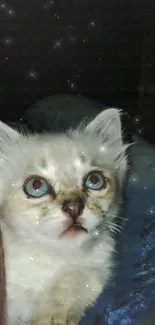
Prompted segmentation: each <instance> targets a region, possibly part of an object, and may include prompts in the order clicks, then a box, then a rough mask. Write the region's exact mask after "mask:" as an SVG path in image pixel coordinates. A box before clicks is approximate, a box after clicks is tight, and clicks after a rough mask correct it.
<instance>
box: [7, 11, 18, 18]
mask: <svg viewBox="0 0 155 325" xmlns="http://www.w3.org/2000/svg"><path fill="white" fill-rule="evenodd" d="M7 14H8V16H10V17H14V16H15V15H16V13H15V11H14V10H13V9H8V10H7Z"/></svg>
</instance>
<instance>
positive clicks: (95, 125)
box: [85, 108, 122, 146]
mask: <svg viewBox="0 0 155 325" xmlns="http://www.w3.org/2000/svg"><path fill="white" fill-rule="evenodd" d="M120 112H121V111H120V110H118V109H116V108H108V109H106V110H104V111H103V112H101V113H100V114H99V115H97V117H96V118H95V119H94V120H93V121H91V122H90V123H89V124H88V125H87V127H86V130H85V131H86V132H89V133H91V134H94V135H96V136H97V137H98V138H100V140H101V141H102V140H103V141H107V142H109V143H110V144H113V143H114V144H115V145H117V146H121V145H122V130H121V119H120Z"/></svg>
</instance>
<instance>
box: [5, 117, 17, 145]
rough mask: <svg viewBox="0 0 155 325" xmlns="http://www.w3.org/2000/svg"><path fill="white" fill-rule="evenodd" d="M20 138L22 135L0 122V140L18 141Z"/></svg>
mask: <svg viewBox="0 0 155 325" xmlns="http://www.w3.org/2000/svg"><path fill="white" fill-rule="evenodd" d="M19 137H20V133H18V132H17V131H16V130H14V129H13V128H11V127H10V126H8V125H7V124H5V123H3V122H1V121H0V140H4V141H7V142H8V141H16V140H17V139H18V138H19Z"/></svg>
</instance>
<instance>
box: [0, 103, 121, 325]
mask: <svg viewBox="0 0 155 325" xmlns="http://www.w3.org/2000/svg"><path fill="white" fill-rule="evenodd" d="M125 149H126V148H125V146H124V145H123V143H122V136H121V123H120V113H119V111H118V110H116V109H108V110H105V111H104V112H102V113H101V114H99V115H98V116H97V117H96V118H95V119H94V120H93V121H92V122H90V124H88V125H87V127H86V128H84V127H81V128H79V129H78V130H76V131H70V132H69V133H67V134H62V135H61V134H60V135H52V134H46V135H33V136H24V135H21V134H18V133H17V132H16V131H14V130H12V129H11V128H9V127H8V126H6V125H5V124H3V123H1V124H0V159H1V160H0V214H1V227H2V234H3V241H4V251H5V267H6V310H5V322H6V325H24V324H28V325H77V324H78V322H79V320H80V318H81V317H82V315H83V313H84V310H85V309H86V308H87V307H88V306H90V305H91V304H94V303H95V300H96V298H97V297H98V295H99V294H100V293H101V291H102V289H103V288H104V286H105V284H106V283H107V281H108V279H109V276H110V275H111V268H112V265H113V253H114V250H115V241H114V239H113V236H112V232H113V231H115V230H116V228H117V225H116V221H115V220H116V217H117V216H118V214H119V207H120V203H121V191H122V186H123V181H124V178H125V174H126V169H127V159H126V156H125ZM92 170H95V171H96V170H100V171H101V172H102V173H103V174H104V176H105V177H106V178H107V184H106V187H105V188H103V189H101V190H89V191H84V190H83V179H84V177H85V176H86V175H87V174H88V173H89V172H90V171H92ZM32 175H38V176H40V177H42V178H43V179H46V180H47V181H48V183H49V184H51V186H52V188H53V191H52V192H51V193H50V194H47V195H45V196H43V197H41V198H31V197H27V195H26V194H25V193H24V191H23V184H24V182H25V180H26V179H27V178H28V177H30V176H32ZM53 192H54V193H55V194H54V195H53ZM77 196H80V197H81V198H82V200H83V202H84V209H83V211H82V213H81V215H80V217H79V218H80V222H81V224H82V226H83V227H85V228H86V229H87V233H86V232H81V233H80V232H79V234H78V235H77V236H72V237H61V234H62V232H63V231H64V230H65V229H67V227H68V226H69V224H71V222H72V221H71V218H70V217H69V216H68V215H67V214H65V213H64V212H63V210H62V205H63V202H64V201H65V200H72V199H73V198H76V197H77Z"/></svg>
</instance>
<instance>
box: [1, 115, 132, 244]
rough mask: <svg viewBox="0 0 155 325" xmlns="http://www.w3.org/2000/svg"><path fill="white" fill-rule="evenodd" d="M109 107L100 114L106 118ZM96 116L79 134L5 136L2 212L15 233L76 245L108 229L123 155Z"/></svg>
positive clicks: (123, 167)
mask: <svg viewBox="0 0 155 325" xmlns="http://www.w3.org/2000/svg"><path fill="white" fill-rule="evenodd" d="M108 111H111V110H107V111H105V112H103V113H102V114H100V115H101V116H102V115H104V119H106V114H107V113H106V112H108ZM113 111H114V112H115V114H116V112H117V111H116V110H113ZM114 112H113V113H114ZM116 117H117V119H118V112H117V114H116ZM112 118H113V116H111V120H110V121H112ZM97 119H98V117H97V118H96V119H95V120H94V121H93V122H91V123H90V125H88V127H87V129H86V130H84V131H83V132H82V133H79V132H73V133H70V134H69V135H57V136H53V135H43V136H32V137H30V138H26V137H25V138H24V137H23V136H21V135H18V136H17V135H16V136H15V137H14V140H12V141H10V140H9V139H8V138H7V145H8V144H9V142H11V145H10V147H9V148H8V149H7V153H8V157H7V159H6V158H5V156H4V158H3V157H2V156H3V154H1V157H2V158H3V159H4V160H3V161H2V170H3V176H2V177H1V178H2V182H1V190H2V191H1V194H2V195H1V215H2V218H3V221H4V223H5V224H6V225H7V226H8V227H9V228H10V229H11V231H12V232H13V233H14V234H15V236H22V237H23V238H25V239H28V240H33V241H36V242H38V243H39V242H42V243H43V244H45V245H46V244H47V245H48V246H49V247H50V245H51V247H52V245H53V243H57V244H58V245H61V244H62V245H63V243H64V241H70V242H72V243H73V242H74V244H75V243H76V245H78V246H79V245H81V244H82V243H83V242H85V241H87V240H88V239H90V238H91V237H93V236H95V234H97V232H98V228H101V227H102V228H105V229H106V228H109V229H110V226H111V225H112V223H113V219H114V218H115V216H116V213H117V210H118V206H119V203H120V202H119V200H120V196H119V195H118V194H119V190H120V187H121V183H122V179H123V178H124V174H125V170H126V159H125V156H124V153H123V156H122V157H121V158H120V153H121V154H122V152H121V151H122V148H123V144H122V141H121V140H120V138H119V141H121V143H120V148H117V150H116V148H114V147H113V143H112V142H111V141H110V140H109V138H108V139H107V135H108V132H107V131H106V132H105V138H104V137H103V131H104V125H103V126H102V127H103V130H102V141H101V138H100V136H99V134H98V132H99V131H100V130H99V128H98V129H97V130H96V120H97ZM100 119H101V117H100ZM100 119H99V122H100V121H101V120H100ZM104 121H105V120H104ZM107 121H108V123H109V120H107ZM99 122H98V124H99ZM115 127H116V125H115ZM90 130H91V131H90ZM109 130H110V125H109ZM110 134H111V132H110ZM104 139H105V140H104ZM103 140H104V141H103ZM114 142H116V138H115V139H114ZM116 151H117V156H118V151H119V157H117V156H116Z"/></svg>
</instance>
